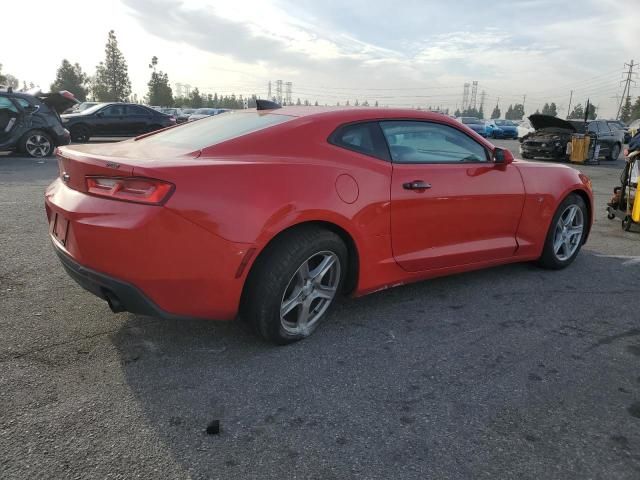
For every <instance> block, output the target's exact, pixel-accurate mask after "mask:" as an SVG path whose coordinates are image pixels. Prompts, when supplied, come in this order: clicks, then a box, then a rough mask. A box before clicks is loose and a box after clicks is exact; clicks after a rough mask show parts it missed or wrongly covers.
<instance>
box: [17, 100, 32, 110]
mask: <svg viewBox="0 0 640 480" xmlns="http://www.w3.org/2000/svg"><path fill="white" fill-rule="evenodd" d="M15 100H16V102H18V104H20V106H21V107H22V108H29V107H30V106H31V104H30V103H29V102H27V101H26V100H25V99H24V98H16V99H15Z"/></svg>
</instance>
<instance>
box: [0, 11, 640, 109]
mask: <svg viewBox="0 0 640 480" xmlns="http://www.w3.org/2000/svg"><path fill="white" fill-rule="evenodd" d="M636 2H637V0H575V1H573V2H568V3H567V2H560V1H555V0H554V1H550V0H511V1H503V0H494V1H490V2H488V1H484V2H483V1H477V0H474V1H467V0H457V1H448V2H445V1H443V0H404V1H402V2H390V1H388V0H384V1H379V0H350V1H344V0H341V1H334V0H322V1H318V0H232V1H231V0H224V1H222V0H182V1H181V0H58V1H56V2H51V1H50V0H31V1H30V2H29V9H28V11H29V12H31V13H28V14H27V13H25V10H24V8H23V7H22V6H21V5H20V4H19V2H11V3H9V4H7V5H3V6H2V11H3V17H4V18H5V19H7V18H13V19H20V18H22V17H24V16H25V15H27V18H25V21H11V22H7V21H4V22H3V27H2V31H3V35H2V36H3V42H2V43H3V45H2V48H1V49H0V63H1V64H3V73H11V74H12V75H14V76H16V77H17V78H19V79H20V80H21V81H22V80H26V81H27V83H29V82H33V83H35V84H36V85H40V86H42V87H48V85H49V84H50V83H51V82H52V81H53V79H54V78H55V72H56V69H57V67H58V66H59V64H60V63H61V61H62V59H63V58H66V59H68V60H70V61H71V62H73V63H75V62H78V63H79V64H80V65H81V66H82V68H83V69H84V70H85V71H86V72H87V73H89V74H93V73H94V72H95V66H96V65H97V64H98V62H100V61H101V60H102V59H103V58H104V45H105V42H106V39H107V33H108V31H109V30H110V29H114V30H115V32H116V36H117V38H118V41H119V45H120V49H121V50H122V52H123V54H124V56H125V58H126V60H127V63H128V67H129V75H130V77H131V81H132V86H133V91H134V92H135V93H137V94H138V96H139V97H140V98H142V97H143V96H144V95H145V93H146V90H147V87H146V83H147V82H148V80H149V76H150V70H149V67H148V65H149V63H150V60H151V57H152V56H154V55H155V56H157V57H158V59H159V64H158V68H159V69H161V70H163V71H165V72H167V73H168V75H169V79H170V82H171V83H172V86H174V85H175V83H183V84H189V85H191V86H192V88H193V87H195V86H197V87H198V88H199V89H200V90H201V91H202V92H204V93H214V92H217V93H218V94H231V93H235V94H236V95H239V94H243V95H251V94H254V93H255V94H257V95H258V96H261V97H262V98H266V96H267V88H268V87H267V84H268V82H269V80H271V81H274V82H275V80H278V79H281V80H283V81H285V82H287V81H289V82H292V84H293V99H294V100H296V99H297V98H301V99H302V100H303V101H304V100H305V99H306V100H309V101H311V102H315V101H316V100H317V101H318V102H319V103H320V104H325V103H327V104H329V105H335V104H336V102H340V103H341V104H344V103H345V102H346V101H347V100H349V101H350V102H351V104H353V103H354V102H355V100H356V99H357V100H358V101H359V102H360V103H362V102H363V101H365V100H367V101H368V102H369V103H370V104H373V103H374V102H375V101H378V102H379V104H380V105H389V106H405V107H423V108H426V107H428V106H431V107H443V108H450V109H451V110H452V111H453V110H454V109H455V108H456V107H460V106H461V104H462V95H463V85H464V83H466V82H469V83H471V82H473V81H477V82H478V93H477V102H478V104H479V102H480V98H481V94H482V92H483V91H484V92H485V93H484V100H485V104H484V109H485V112H486V111H487V110H489V112H488V113H487V115H489V113H490V110H491V109H492V108H493V106H495V105H496V103H498V102H499V105H500V106H501V108H502V112H503V115H504V112H505V110H506V107H507V106H508V105H509V104H511V103H516V102H519V103H522V101H524V103H525V111H526V112H527V114H530V113H534V111H535V110H536V109H538V108H540V109H541V108H542V105H543V104H544V103H545V102H552V101H553V102H556V104H557V105H558V109H559V112H560V114H561V115H566V110H567V108H568V106H569V98H570V92H571V90H573V91H574V93H573V100H572V103H573V105H575V104H576V103H582V104H583V105H584V103H585V102H586V100H587V98H590V99H591V102H592V103H593V104H595V105H597V106H599V114H600V115H599V116H600V117H607V118H609V117H615V115H616V112H617V107H618V102H619V98H618V99H616V95H617V96H618V97H619V96H620V95H621V94H622V88H623V87H622V86H621V84H620V82H621V80H622V79H623V71H624V63H625V62H629V61H630V60H632V59H634V60H635V61H636V62H637V61H640V55H638V53H639V52H638V49H637V45H638V41H637V34H634V31H637V25H634V24H633V23H634V22H633V19H634V16H635V17H636V18H637V16H638V13H637V5H636ZM32 12H37V14H33V13H32ZM636 23H637V22H636ZM25 25H28V29H25ZM46 32H47V33H46ZM632 37H636V38H632ZM8 39H10V40H8ZM634 54H635V57H634ZM637 71H639V72H640V68H639V69H637ZM274 89H275V85H274ZM274 93H275V92H274ZM631 93H632V95H633V96H637V95H640V88H638V87H637V86H634V88H633V89H632V92H631ZM525 96H526V97H525Z"/></svg>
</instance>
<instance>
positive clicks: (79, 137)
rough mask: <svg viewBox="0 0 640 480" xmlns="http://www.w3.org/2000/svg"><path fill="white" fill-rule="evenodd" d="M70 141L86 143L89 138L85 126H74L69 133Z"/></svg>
mask: <svg viewBox="0 0 640 480" xmlns="http://www.w3.org/2000/svg"><path fill="white" fill-rule="evenodd" d="M69 133H70V134H71V140H72V141H74V142H76V143H86V142H88V141H89V139H90V138H91V134H90V132H89V127H87V126H86V125H74V126H73V127H71V130H70V132H69Z"/></svg>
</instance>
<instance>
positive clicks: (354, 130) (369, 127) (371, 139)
mask: <svg viewBox="0 0 640 480" xmlns="http://www.w3.org/2000/svg"><path fill="white" fill-rule="evenodd" d="M329 143H332V144H334V145H336V146H338V147H342V148H346V149H347V150H353V151H355V152H358V153H362V154H364V155H370V156H372V157H376V158H379V159H381V160H386V161H389V153H388V150H387V146H386V145H385V143H384V139H383V138H382V135H381V133H380V127H379V126H378V124H377V123H376V122H363V123H354V124H351V125H343V126H342V127H339V128H338V129H337V130H336V131H335V132H333V133H332V134H331V136H330V137H329Z"/></svg>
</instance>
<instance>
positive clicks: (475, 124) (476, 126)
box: [456, 117, 487, 137]
mask: <svg viewBox="0 0 640 480" xmlns="http://www.w3.org/2000/svg"><path fill="white" fill-rule="evenodd" d="M456 120H458V121H459V122H460V123H463V124H465V125H466V126H467V127H469V128H470V129H471V130H473V131H474V132H476V133H478V134H480V135H482V136H483V137H486V136H487V133H486V129H485V127H484V120H480V119H479V118H477V117H458V118H456Z"/></svg>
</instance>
